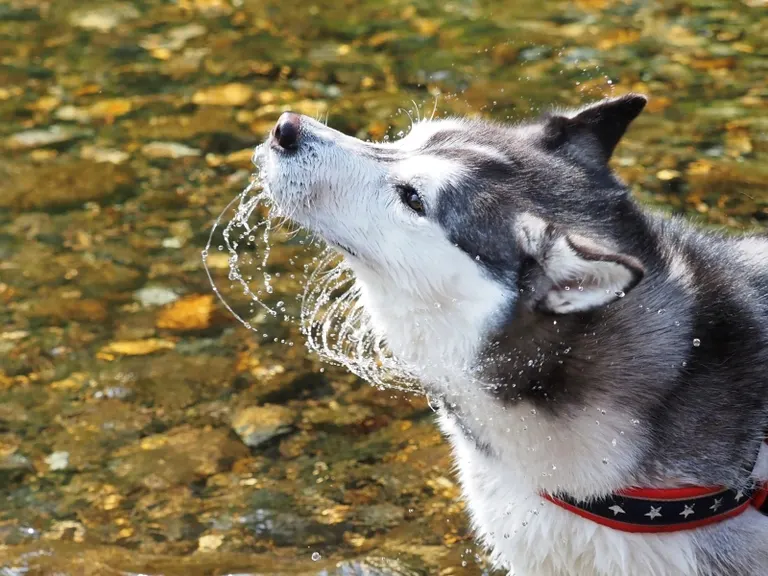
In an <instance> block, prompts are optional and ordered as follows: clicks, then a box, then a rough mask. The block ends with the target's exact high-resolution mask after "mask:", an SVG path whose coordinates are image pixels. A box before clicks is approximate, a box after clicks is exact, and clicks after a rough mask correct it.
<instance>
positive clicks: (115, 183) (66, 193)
mask: <svg viewBox="0 0 768 576" xmlns="http://www.w3.org/2000/svg"><path fill="white" fill-rule="evenodd" d="M3 172H5V171H4V170H0V178H3V179H4V181H5V184H6V185H5V190H4V191H3V193H2V194H0V208H16V209H22V210H30V209H32V210H45V209H60V208H70V207H73V206H78V205H82V204H85V203H86V202H102V201H104V200H106V199H107V198H110V197H112V196H114V195H115V194H117V193H119V192H121V191H122V190H127V189H128V187H129V186H130V185H131V184H132V183H133V176H134V174H133V171H132V170H130V169H129V168H128V167H127V166H125V165H123V166H116V165H115V164H109V163H104V162H91V161H88V160H79V159H78V160H70V161H68V162H67V163H66V164H56V163H51V164H43V165H40V166H23V167H22V168H19V169H17V168H16V167H13V168H12V169H9V170H8V172H9V173H8V174H3Z"/></svg>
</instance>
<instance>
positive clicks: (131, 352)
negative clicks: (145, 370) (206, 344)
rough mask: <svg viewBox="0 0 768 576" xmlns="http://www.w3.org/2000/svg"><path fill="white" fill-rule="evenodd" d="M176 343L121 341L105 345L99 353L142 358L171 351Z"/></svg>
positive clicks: (168, 341)
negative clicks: (162, 351)
mask: <svg viewBox="0 0 768 576" xmlns="http://www.w3.org/2000/svg"><path fill="white" fill-rule="evenodd" d="M175 347H176V343H175V342H173V341H172V340H164V339H162V338H147V339H146V340H122V341H119V342H111V343H110V344H107V345H106V346H105V347H104V348H102V349H101V350H100V352H102V353H104V354H123V355H124V356H144V355H146V354H152V353H153V352H158V351H160V350H173V349H174V348H175Z"/></svg>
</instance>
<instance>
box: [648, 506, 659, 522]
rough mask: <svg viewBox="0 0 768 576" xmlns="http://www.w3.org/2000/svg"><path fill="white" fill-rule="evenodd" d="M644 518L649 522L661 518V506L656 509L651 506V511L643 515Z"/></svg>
mask: <svg viewBox="0 0 768 576" xmlns="http://www.w3.org/2000/svg"><path fill="white" fill-rule="evenodd" d="M644 516H648V518H650V519H651V520H653V519H655V518H661V506H659V507H658V508H655V507H654V506H651V511H650V512H648V513H647V514H644Z"/></svg>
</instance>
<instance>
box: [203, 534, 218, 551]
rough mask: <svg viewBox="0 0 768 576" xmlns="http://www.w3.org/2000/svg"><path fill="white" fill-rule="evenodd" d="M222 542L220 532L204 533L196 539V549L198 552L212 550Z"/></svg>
mask: <svg viewBox="0 0 768 576" xmlns="http://www.w3.org/2000/svg"><path fill="white" fill-rule="evenodd" d="M222 542H224V536H222V535H221V534H206V535H205V536H200V539H199V540H198V541H197V549H198V550H199V551H200V552H213V551H214V550H216V549H218V548H219V546H221V544H222Z"/></svg>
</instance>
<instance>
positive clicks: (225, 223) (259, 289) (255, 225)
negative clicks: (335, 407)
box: [202, 179, 417, 391]
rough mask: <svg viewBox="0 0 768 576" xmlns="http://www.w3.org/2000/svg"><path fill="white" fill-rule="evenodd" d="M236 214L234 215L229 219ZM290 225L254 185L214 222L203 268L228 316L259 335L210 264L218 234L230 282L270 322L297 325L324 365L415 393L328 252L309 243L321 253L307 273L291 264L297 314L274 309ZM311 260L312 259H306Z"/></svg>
mask: <svg viewBox="0 0 768 576" xmlns="http://www.w3.org/2000/svg"><path fill="white" fill-rule="evenodd" d="M232 211H234V215H232V216H230V213H231V212H232ZM286 226H290V224H289V223H288V222H286V220H285V218H281V215H280V213H279V211H278V210H277V209H276V207H275V206H274V205H273V204H272V202H271V200H270V197H269V195H268V194H267V193H266V192H265V191H264V190H262V188H261V185H260V184H259V181H258V179H255V180H253V181H252V182H251V184H250V185H249V186H248V187H246V188H245V190H243V191H242V192H241V193H240V194H239V195H238V196H236V197H235V198H234V199H233V200H232V201H231V202H230V203H229V204H228V205H227V206H226V208H225V209H224V211H223V212H222V213H221V214H220V215H219V216H218V218H216V220H215V222H214V224H213V228H212V230H211V233H210V236H209V237H208V242H207V244H206V246H205V249H204V250H203V252H202V257H203V265H204V267H205V271H206V274H207V275H208V280H209V281H210V283H211V287H212V288H213V291H214V293H215V294H216V295H217V296H218V297H219V299H220V300H221V302H222V303H223V304H224V306H225V307H226V308H227V310H229V312H230V313H231V314H232V315H233V316H234V317H235V318H237V319H238V320H239V321H240V322H241V323H242V324H243V326H245V327H246V328H248V329H249V330H253V331H259V328H258V327H257V326H254V322H253V321H252V320H249V319H246V318H243V317H242V316H241V315H240V314H238V313H237V312H236V311H235V309H234V307H233V306H232V305H231V304H230V303H229V302H228V301H227V298H226V296H225V294H224V293H223V292H222V290H221V289H220V288H219V287H218V286H217V285H216V281H215V278H214V274H213V273H212V272H211V266H210V265H209V257H210V254H211V251H212V246H213V245H214V238H216V234H217V233H219V234H220V236H221V242H222V243H221V244H219V245H218V246H217V249H218V250H220V251H222V252H223V251H226V253H227V254H228V264H229V273H228V279H229V281H230V282H231V283H232V284H231V286H234V287H235V288H238V287H239V288H240V289H241V290H242V293H243V294H244V295H245V296H246V297H247V298H248V299H249V300H251V301H252V302H253V303H254V304H255V305H256V306H258V307H259V308H260V309H261V310H262V311H263V312H265V313H266V314H268V315H270V316H275V317H276V316H278V314H281V315H282V319H283V321H285V322H297V321H298V322H299V326H300V330H301V333H302V334H303V336H304V339H305V342H306V346H307V348H308V349H309V351H310V352H312V353H315V354H317V355H318V356H319V357H320V358H321V359H322V360H324V361H325V362H328V363H331V364H335V365H339V366H343V367H345V368H346V369H348V370H349V371H350V372H352V373H353V374H356V375H357V376H359V377H361V378H363V379H364V380H366V381H368V382H370V383H371V384H373V385H375V386H377V387H379V388H382V389H384V388H394V389H399V390H406V391H413V390H415V389H416V388H417V382H416V378H415V377H414V376H413V375H412V374H411V373H409V372H408V370H407V369H406V368H405V367H404V366H403V365H402V364H401V363H400V362H398V361H397V359H396V358H394V357H393V356H392V354H391V353H390V352H389V351H388V350H387V348H386V346H385V345H384V343H383V341H382V339H381V338H380V337H378V336H377V335H376V334H375V333H374V331H373V330H372V327H371V323H370V318H369V317H368V315H367V313H366V311H365V309H364V308H363V307H362V306H361V305H360V298H359V296H360V294H359V289H358V287H357V286H356V284H355V279H354V275H353V274H352V271H351V270H350V269H349V267H348V266H347V264H346V263H345V261H344V259H343V258H342V257H341V255H339V254H338V253H337V252H336V251H334V250H333V249H330V248H323V247H319V246H317V245H318V244H320V241H317V242H311V243H305V246H306V248H307V250H308V251H309V250H314V251H316V250H317V249H318V248H319V249H320V254H319V255H313V256H311V257H310V258H308V260H309V262H308V263H307V264H305V265H304V266H303V270H301V265H300V264H298V263H297V262H296V261H295V260H293V259H291V260H290V261H289V263H290V264H292V265H296V266H297V268H298V269H299V275H300V277H301V278H302V280H303V292H302V294H301V296H300V300H301V311H300V313H299V315H298V317H295V316H293V315H291V314H290V313H289V312H288V310H287V308H286V306H285V304H284V301H283V300H279V301H277V303H276V304H274V305H272V304H270V302H271V300H273V299H274V298H275V297H276V296H277V295H276V294H275V284H274V282H273V280H274V278H273V273H272V272H271V270H272V267H271V266H270V255H271V251H272V250H271V249H272V247H273V244H274V242H275V241H276V236H277V234H276V232H278V231H280V230H281V229H283V228H284V227H286ZM308 256H309V253H308Z"/></svg>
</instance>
